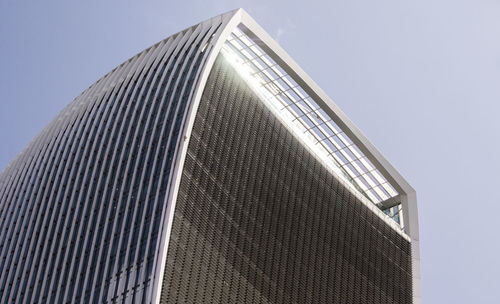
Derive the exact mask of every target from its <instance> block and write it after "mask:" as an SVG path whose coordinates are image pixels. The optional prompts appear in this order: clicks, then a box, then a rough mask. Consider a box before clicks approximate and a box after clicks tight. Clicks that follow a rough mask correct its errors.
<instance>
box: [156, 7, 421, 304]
mask: <svg viewBox="0 0 500 304" xmlns="http://www.w3.org/2000/svg"><path fill="white" fill-rule="evenodd" d="M220 17H222V18H228V21H227V22H226V23H225V26H224V29H223V30H222V31H221V33H220V35H219V37H217V38H216V39H215V40H214V46H213V48H212V50H211V53H210V55H209V56H208V58H207V61H206V63H205V65H204V67H203V69H202V71H201V72H200V78H199V80H198V84H197V87H196V89H195V93H194V95H193V99H192V101H191V102H192V105H191V107H190V108H189V112H188V113H187V116H186V117H187V119H186V122H185V124H186V125H185V128H184V130H183V134H182V135H181V142H180V147H179V154H178V155H179V156H178V159H177V160H176V167H175V169H174V173H173V175H172V182H173V189H172V191H170V194H169V197H168V198H167V204H168V206H167V211H166V218H165V221H166V222H165V224H166V225H167V227H166V237H164V238H162V241H161V242H162V243H161V244H160V252H159V257H160V267H157V273H156V274H155V280H154V282H153V284H154V286H153V297H152V303H159V301H160V295H161V287H162V282H163V275H164V268H165V265H166V258H167V254H168V245H169V244H168V243H169V242H168V241H169V239H170V233H171V230H172V222H173V215H174V210H175V205H176V200H177V195H178V191H179V185H180V180H181V173H182V169H183V167H184V161H185V159H186V154H187V148H188V145H189V138H190V136H191V132H192V128H193V124H194V120H195V117H196V113H197V110H198V106H199V104H200V101H201V96H202V94H203V90H204V88H205V84H206V81H207V79H208V76H209V75H210V72H211V70H212V67H213V64H214V62H215V59H216V58H217V56H218V55H219V52H220V50H221V48H222V46H223V45H224V43H225V41H226V40H227V38H228V37H229V35H230V34H231V33H232V31H233V30H234V29H235V28H236V27H237V26H238V25H239V24H240V23H241V24H243V25H244V26H245V27H246V28H247V30H248V31H245V33H246V34H247V35H249V36H250V37H251V38H252V39H254V41H256V42H260V43H259V46H260V47H261V48H262V49H263V50H264V51H265V52H266V53H267V54H268V55H269V56H271V57H272V58H273V59H274V60H275V61H276V63H278V64H279V65H280V66H281V67H282V68H283V69H284V70H285V71H286V72H287V73H288V74H289V75H290V76H292V78H293V79H294V80H295V81H296V82H297V83H298V84H299V85H300V86H301V87H302V88H303V89H304V90H305V91H306V92H307V93H308V94H309V95H310V96H311V97H312V98H313V99H314V100H315V101H316V103H318V105H319V106H320V107H321V108H322V109H323V110H324V111H325V112H326V113H327V114H328V115H329V116H330V117H331V118H332V119H333V120H334V121H335V123H336V124H337V125H338V126H339V127H340V128H341V129H342V130H343V131H344V132H345V133H346V135H347V136H349V138H350V139H351V140H352V141H353V142H354V143H355V144H356V145H357V146H358V148H359V149H360V150H361V151H362V152H363V153H364V154H365V156H366V157H367V158H368V159H369V160H370V161H371V162H372V163H373V164H374V165H375V167H376V168H377V169H378V170H379V171H380V172H381V173H382V175H383V176H384V177H385V178H386V179H387V180H388V181H389V183H391V185H393V187H394V188H395V189H396V190H397V191H398V192H399V194H400V197H401V205H402V207H403V223H405V226H404V230H405V232H406V233H407V234H408V235H409V236H410V238H411V250H412V277H413V303H414V304H420V303H421V276H420V250H419V248H420V246H419V245H420V240H419V231H418V209H417V196H416V192H415V190H414V189H413V188H412V187H411V186H410V184H409V183H408V182H407V181H406V180H405V179H404V178H403V176H402V175H401V174H400V173H399V172H398V171H397V170H396V169H395V168H394V167H393V166H392V165H391V164H390V163H389V162H388V161H387V160H386V159H385V157H384V156H383V155H382V154H381V153H380V152H379V151H378V150H377V148H375V146H374V145H373V144H372V143H371V142H370V141H369V140H368V138H367V137H366V136H365V135H364V134H363V133H362V132H361V130H359V129H358V128H357V127H356V126H355V125H354V123H353V122H352V121H351V120H350V119H349V118H348V117H347V116H346V115H345V113H344V112H342V110H340V108H339V107H338V106H337V105H336V104H335V103H334V102H333V100H332V99H331V98H330V97H328V95H327V94H326V93H325V92H324V91H323V90H322V89H321V88H320V87H319V86H318V85H317V84H316V83H315V82H314V81H313V80H312V79H311V78H310V77H309V76H308V75H307V74H306V73H305V72H304V71H303V70H302V69H301V68H300V67H299V65H298V64H297V63H296V62H295V61H294V60H293V59H292V58H291V57H290V56H289V55H288V54H287V53H286V52H285V51H284V50H283V49H282V48H281V47H280V46H279V45H278V44H277V43H276V42H275V41H274V40H273V39H272V38H271V36H269V34H267V33H266V32H265V31H264V30H263V29H262V27H260V25H258V24H257V22H255V20H254V19H253V18H252V17H250V15H248V14H247V13H246V12H245V11H244V10H243V9H238V10H235V11H231V12H229V13H226V14H224V15H221V16H220ZM216 18H217V17H216ZM223 23H224V22H223Z"/></svg>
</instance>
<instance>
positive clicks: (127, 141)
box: [0, 18, 223, 303]
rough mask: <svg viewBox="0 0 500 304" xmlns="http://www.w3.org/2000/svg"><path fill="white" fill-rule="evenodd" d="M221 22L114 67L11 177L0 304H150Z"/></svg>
mask: <svg viewBox="0 0 500 304" xmlns="http://www.w3.org/2000/svg"><path fill="white" fill-rule="evenodd" d="M222 21H223V19H222V18H216V19H214V20H210V22H205V23H202V24H200V25H197V26H194V27H192V28H189V29H187V30H185V31H183V32H181V33H179V34H176V35H174V36H172V37H170V38H168V39H166V40H164V41H162V42H160V43H158V44H156V45H154V46H152V47H151V48H149V49H147V50H146V51H144V52H142V53H140V54H138V55H137V56H135V57H133V58H132V59H130V60H128V61H127V62H125V63H124V64H122V65H121V66H119V67H118V68H116V69H115V70H114V71H112V72H111V73H109V74H108V75H106V76H105V77H104V78H102V79H101V80H99V81H98V82H97V83H95V84H94V85H93V86H92V87H90V88H89V89H88V90H87V91H85V92H84V93H83V94H82V95H81V96H79V97H78V98H76V99H75V100H74V101H73V102H72V103H71V104H70V105H69V106H67V107H66V108H65V109H64V110H63V111H62V112H61V113H60V114H59V116H58V117H57V118H55V119H54V121H52V122H51V123H50V124H49V126H47V127H46V128H45V129H44V130H43V131H42V133H40V134H39V135H38V136H37V137H36V138H35V139H34V140H33V141H32V142H31V143H30V144H29V145H28V146H27V147H26V148H25V149H24V151H23V152H22V153H21V154H20V155H19V156H18V157H17V158H16V159H15V160H14V161H13V162H12V163H11V164H9V166H8V167H7V168H6V169H5V170H4V171H3V172H2V174H1V175H0V181H1V186H0V198H1V201H0V202H1V204H0V302H1V303H21V302H23V301H26V302H28V303H29V302H42V303H45V302H47V303H66V302H84V303H89V302H93V303H105V302H122V301H128V302H148V301H150V299H151V294H152V285H153V284H152V282H153V280H154V273H155V272H154V270H155V267H156V264H157V260H158V251H159V250H158V246H159V235H160V233H161V231H162V224H163V219H162V216H163V215H164V213H165V209H166V207H167V204H166V196H167V192H168V191H169V189H170V184H171V181H170V179H171V176H172V174H171V173H172V167H173V166H174V163H173V160H174V159H175V158H176V155H177V154H178V142H179V134H180V132H181V130H182V128H183V127H184V121H185V116H186V114H185V113H186V111H185V110H186V107H187V106H188V104H190V103H189V101H190V100H191V99H190V98H191V96H192V94H193V91H194V88H195V83H196V81H197V78H198V75H199V69H200V68H202V66H203V64H204V62H205V60H206V57H207V53H208V51H209V50H210V49H211V48H212V47H213V45H212V44H211V43H210V42H211V38H212V36H213V35H215V34H218V33H219V32H220V30H221V25H222ZM207 45H208V49H207ZM202 47H203V48H204V49H202Z"/></svg>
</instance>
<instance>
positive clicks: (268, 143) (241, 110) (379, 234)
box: [0, 10, 420, 303]
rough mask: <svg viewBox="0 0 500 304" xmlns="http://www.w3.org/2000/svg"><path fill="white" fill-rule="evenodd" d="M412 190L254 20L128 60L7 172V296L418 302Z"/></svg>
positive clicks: (1, 224)
mask: <svg viewBox="0 0 500 304" xmlns="http://www.w3.org/2000/svg"><path fill="white" fill-rule="evenodd" d="M418 248H419V247H418V222H417V206H416V195H415V191H414V190H413V189H412V188H411V186H410V185H409V184H408V183H407V182H406V181H405V180H404V179H403V178H402V177H401V175H400V174H399V173H398V172H397V171H396V170H395V169H394V168H393V167H392V166H391V165H390V164H389V163H388V162H387V161H386V160H385V159H384V157H383V156H382V155H381V154H380V153H379V152H378V151H377V150H376V149H375V148H374V146H373V145H372V144H371V143H370V142H369V141H368V140H367V139H366V138H365V136H364V135H363V134H362V133H361V132H360V131H359V130H358V129H357V128H356V127H355V126H354V124H353V123H352V122H351V121H350V120H349V119H348V118H347V117H346V116H345V114H344V113H342V112H341V111H340V109H339V108H338V107H337V106H336V105H335V104H334V103H333V101H332V100H331V99H330V98H329V97H328V96H326V94H325V93H324V92H323V91H322V90H321V89H320V88H319V87H318V86H317V85H316V84H315V83H314V82H313V81H312V80H311V79H310V78H309V77H308V76H307V75H306V74H305V73H304V72H303V71H302V69H300V68H299V67H298V66H297V64H296V63H295V62H294V61H293V60H292V59H291V58H290V57H289V56H288V55H287V54H286V53H285V52H284V51H283V50H282V49H281V48H280V47H279V46H278V45H277V44H276V43H275V42H274V41H273V40H272V39H271V38H270V37H269V35H267V34H266V33H265V32H264V31H263V30H262V29H261V28H260V27H259V26H258V25H257V24H256V23H255V22H254V21H253V19H251V18H250V17H249V16H248V15H247V14H246V13H245V12H244V11H243V10H236V11H232V12H229V13H227V14H224V15H221V16H218V17H215V18H212V19H210V20H207V21H205V22H202V23H200V24H198V25H195V26H193V27H190V28H188V29H186V30H184V31H182V32H180V33H177V34H175V35H173V36H171V37H169V38H167V39H165V40H163V41H161V42H159V43H158V44H156V45H154V46H152V47H150V48H148V49H146V50H145V51H143V52H141V53H139V54H138V55H136V56H134V57H132V58H131V59H129V60H128V61H126V62H125V63H123V64H122V65H120V66H119V67H117V68H116V69H114V70H113V71H111V72H110V73H109V74H107V75H105V76H104V77H103V78H102V79H100V80H99V81H97V82H96V83H95V84H93V85H92V86H91V87H90V88H88V89H87V90H86V91H85V92H83V93H82V94H81V95H80V96H78V97H77V98H76V99H75V100H74V101H73V102H72V103H70V104H69V105H68V106H67V107H66V108H65V109H63V111H62V112H61V113H60V114H59V115H58V116H57V117H56V118H55V119H54V120H53V121H52V122H51V123H50V124H49V125H48V126H47V127H46V128H45V129H43V130H42V132H41V133H40V134H39V135H38V136H37V137H35V138H34V139H33V141H32V142H31V143H30V144H29V145H28V146H27V147H26V148H25V149H24V150H23V151H22V152H21V153H20V154H19V155H18V156H17V157H16V158H15V159H14V160H13V161H12V162H11V163H10V164H9V165H8V166H7V168H5V169H4V171H3V172H2V173H1V174H0V258H1V259H0V302H1V303H32V302H33V303H34V302H38V303H45V302H48V303H66V302H82V303H88V302H92V303H110V302H112V303H117V302H120V303H121V302H126V303H130V302H134V303H419V301H420V287H419V286H420V275H419V251H418Z"/></svg>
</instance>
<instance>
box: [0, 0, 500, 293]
mask: <svg viewBox="0 0 500 304" xmlns="http://www.w3.org/2000/svg"><path fill="white" fill-rule="evenodd" d="M69 2H70V1H51V0H47V1H23V0H20V1H12V0H0V67H1V68H0V143H1V144H0V169H2V168H4V167H5V166H6V165H7V164H8V162H9V161H10V160H11V159H13V158H14V156H15V155H16V154H17V153H19V152H20V151H21V149H22V148H23V147H24V146H25V145H26V144H28V142H29V141H30V140H31V138H33V137H34V136H35V135H36V134H37V132H38V131H40V130H41V129H42V128H43V127H44V126H45V125H46V124H47V123H48V122H49V121H50V120H51V119H52V118H54V117H55V116H56V115H57V113H58V112H59V111H60V110H61V109H62V108H63V107H64V106H65V105H66V104H68V103H69V102H70V101H71V100H73V99H74V98H75V97H76V96H78V95H79V94H80V93H81V92H82V91H83V90H85V89H86V88H87V87H88V86H90V85H91V84H92V83H93V82H95V81H96V80H97V79H99V78H100V77H101V76H103V75H104V74H105V73H107V72H109V71H110V70H111V69H112V68H114V67H115V66H117V65H118V64H120V63H121V62H123V61H125V60H126V59H128V58H129V57H131V56H133V55H135V54H136V53H138V52H140V51H141V50H143V49H144V48H146V47H148V46H150V45H151V44H154V43H156V42H158V41H159V40H162V39H163V38H166V37H168V36H170V35H171V34H173V33H175V32H177V31H179V30H182V29H184V28H186V27H188V26H190V25H193V24H195V23H198V22H200V21H202V20H204V19H207V18H210V17H212V16H214V15H218V14H220V13H223V12H226V11H228V10H231V9H234V8H238V7H243V8H244V9H245V10H247V12H249V13H250V14H251V15H252V16H253V17H254V18H255V19H256V20H257V22H259V23H260V24H261V25H262V27H263V28H264V29H265V30H266V31H267V32H269V33H270V34H271V36H273V37H274V38H275V39H276V40H278V41H279V43H280V44H281V46H282V47H283V48H284V49H285V50H286V51H287V52H288V53H289V54H290V55H291V56H292V58H294V59H295V61H296V62H297V63H298V64H299V65H300V66H301V67H302V68H303V69H304V70H305V71H306V72H307V73H308V74H309V75H310V76H311V77H312V78H313V79H314V80H315V81H316V82H317V83H318V84H319V85H320V86H321V87H322V88H323V89H324V90H325V91H326V92H327V93H328V94H329V95H330V96H331V97H332V98H333V99H334V101H335V102H336V103H337V104H338V105H339V106H340V108H341V109H342V110H344V112H346V114H347V115H348V116H349V117H350V118H351V119H352V120H353V121H354V123H355V124H357V126H358V127H359V128H360V129H361V130H362V131H363V132H364V133H365V134H366V135H367V137H368V138H369V139H370V140H371V141H372V142H373V143H374V144H375V146H377V147H378V148H379V149H380V150H381V151H382V153H383V154H384V155H385V156H386V158H387V159H388V160H389V161H390V162H391V163H392V164H393V165H394V166H395V167H396V168H397V169H398V170H399V171H400V172H401V173H402V174H403V176H405V177H406V178H407V180H408V181H409V182H410V183H411V184H412V185H413V187H414V188H415V189H416V190H417V193H418V198H419V217H420V235H421V255H422V280H423V281H422V282H423V300H424V303H498V299H499V297H500V294H499V293H500V292H499V288H498V286H500V277H499V273H500V259H499V258H498V257H499V256H500V237H499V233H500V229H499V225H498V223H499V222H500V220H499V219H498V215H499V214H500V199H499V194H498V193H499V190H500V175H499V172H500V161H499V160H498V157H499V156H500V135H499V134H500V119H499V115H500V17H499V16H500V1H498V0H470V1H463V0H420V1H406V0H376V1H373V0H350V1H337V0H335V1H333V0H332V1H300V2H299V1H296V2H292V1H272V2H271V1H257V0H254V1H206V0H205V1H79V2H78V3H76V1H74V2H75V3H69Z"/></svg>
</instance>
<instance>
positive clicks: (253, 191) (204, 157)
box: [161, 55, 412, 304]
mask: <svg viewBox="0 0 500 304" xmlns="http://www.w3.org/2000/svg"><path fill="white" fill-rule="evenodd" d="M224 60H225V59H224V57H222V56H220V55H219V57H218V59H217V61H216V63H215V65H214V67H213V69H212V71H211V74H210V76H209V79H208V82H207V84H206V87H205V91H204V93H203V96H202V100H201V103H200V106H199V109H198V112H197V116H196V118H195V123H194V127H193V131H192V135H191V138H190V143H189V147H188V152H187V156H186V160H185V164H184V168H183V172H182V178H181V183H180V189H179V194H178V198H177V205H176V209H175V212H174V220H173V226H172V232H171V237H170V243H169V249H168V255H167V265H166V269H165V276H164V281H163V286H162V297H161V302H162V303H300V304H302V303H370V304H373V303H384V304H385V303H411V302H412V277H411V256H410V255H411V249H410V243H409V242H408V241H407V240H406V239H405V238H403V237H402V236H401V235H400V234H398V233H397V232H396V231H394V230H393V229H392V228H391V227H390V226H389V225H388V224H387V223H386V222H385V221H384V220H383V219H382V218H380V217H379V216H378V215H376V214H375V213H374V212H372V211H371V210H369V208H367V207H366V205H364V204H363V203H362V202H361V201H359V200H358V199H357V198H356V196H355V195H353V194H352V193H351V192H350V191H349V190H348V189H347V188H345V187H344V186H343V185H342V183H340V182H339V181H338V180H337V179H336V177H335V176H334V175H332V174H331V173H330V171H328V170H327V169H326V168H325V167H323V166H322V165H321V164H320V162H318V161H317V160H316V159H315V158H314V157H313V156H312V155H311V154H310V153H309V152H308V150H307V149H306V148H304V147H303V146H302V144H301V143H300V142H299V141H298V140H297V139H296V138H295V137H294V136H293V135H292V134H291V133H290V131H289V130H288V129H287V128H286V127H284V125H282V123H281V122H280V121H279V120H278V119H277V118H276V117H274V116H273V114H272V112H271V111H269V110H268V109H267V108H266V106H265V105H264V104H263V103H262V102H261V101H260V100H259V98H258V97H257V95H255V93H254V92H252V91H251V89H250V88H249V87H248V85H247V84H246V83H245V82H244V80H242V78H241V77H240V76H239V74H238V73H237V72H236V71H235V70H234V69H233V68H232V66H230V65H229V64H228V63H227V62H225V61H224Z"/></svg>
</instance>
